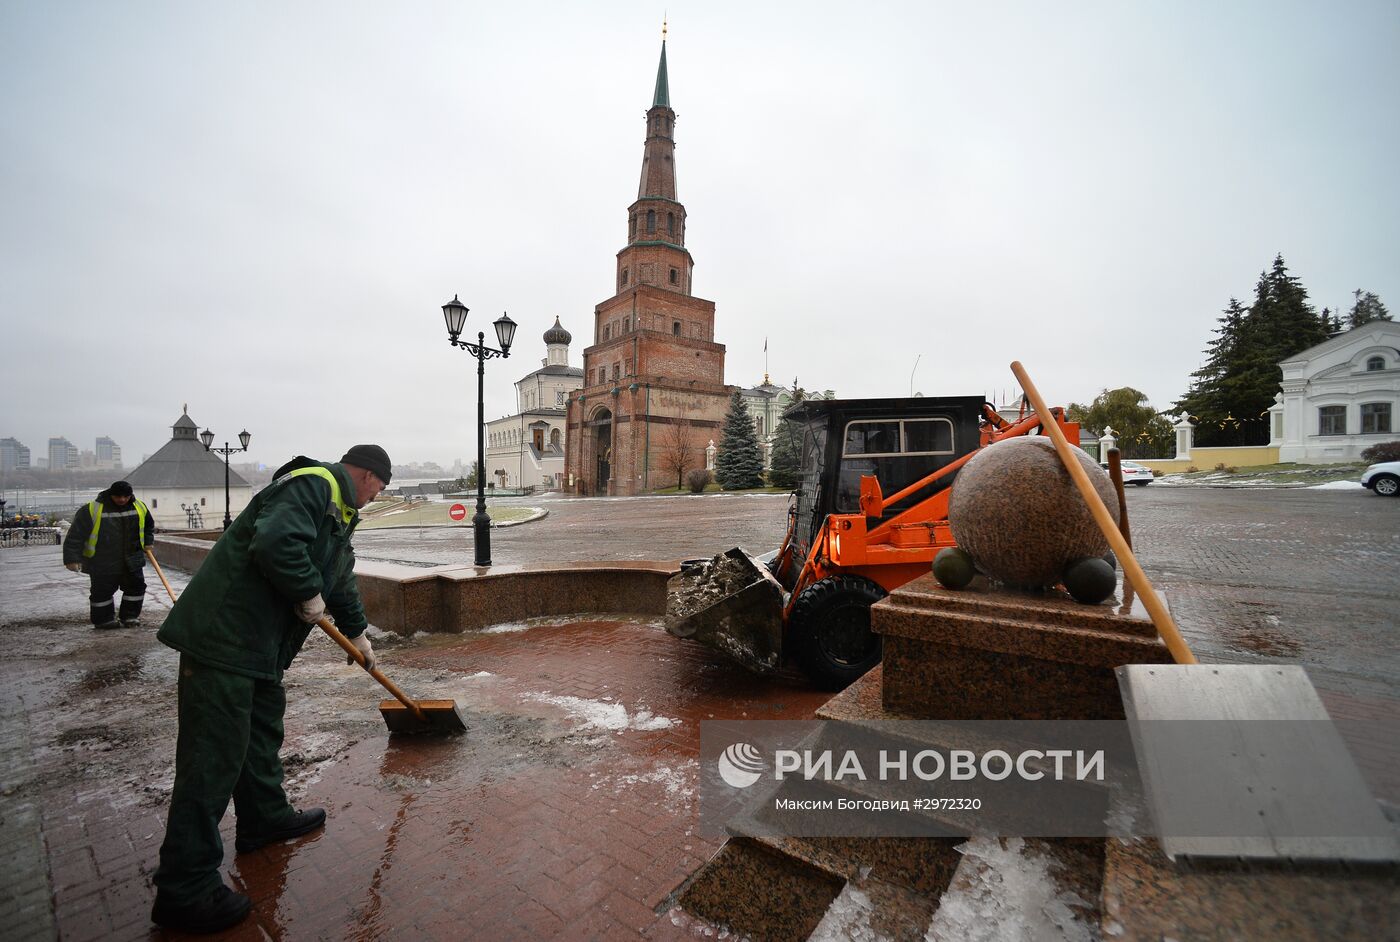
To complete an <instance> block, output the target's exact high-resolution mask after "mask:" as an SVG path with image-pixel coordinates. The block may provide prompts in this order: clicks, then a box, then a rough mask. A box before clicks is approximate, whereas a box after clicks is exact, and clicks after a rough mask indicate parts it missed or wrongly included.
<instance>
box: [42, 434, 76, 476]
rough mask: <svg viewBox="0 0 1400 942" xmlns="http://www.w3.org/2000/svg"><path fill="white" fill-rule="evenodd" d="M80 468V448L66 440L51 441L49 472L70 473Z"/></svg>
mask: <svg viewBox="0 0 1400 942" xmlns="http://www.w3.org/2000/svg"><path fill="white" fill-rule="evenodd" d="M77 468H78V446H77V445H74V444H73V443H72V442H70V441H69V440H68V439H66V438H62V437H59V438H50V439H49V470H50V471H69V470H76V469H77Z"/></svg>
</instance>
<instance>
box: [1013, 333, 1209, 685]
mask: <svg viewBox="0 0 1400 942" xmlns="http://www.w3.org/2000/svg"><path fill="white" fill-rule="evenodd" d="M1011 372H1012V373H1014V374H1016V379H1017V381H1019V382H1020V384H1021V389H1022V391H1024V392H1025V394H1026V398H1028V399H1030V401H1031V406H1032V407H1033V408H1034V409H1035V412H1036V415H1038V416H1040V424H1041V427H1042V428H1043V429H1045V432H1046V434H1047V435H1049V436H1050V441H1052V442H1053V443H1054V445H1055V451H1056V452H1057V453H1058V454H1059V456H1060V461H1062V462H1063V463H1064V466H1065V470H1066V471H1068V472H1069V476H1070V479H1071V480H1072V481H1074V486H1075V487H1077V488H1079V493H1080V494H1081V495H1083V497H1084V503H1086V504H1088V505H1089V512H1090V513H1091V514H1093V516H1094V522H1095V523H1097V524H1098V525H1099V529H1100V530H1102V531H1103V535H1104V536H1105V537H1107V538H1108V544H1109V546H1111V547H1113V552H1114V553H1116V554H1117V556H1118V562H1119V564H1120V565H1121V566H1122V567H1123V574H1124V575H1126V576H1127V577H1128V581H1129V582H1131V583H1132V584H1133V588H1135V589H1137V593H1138V595H1139V596H1141V597H1142V604H1143V606H1144V607H1145V608H1146V609H1147V612H1148V614H1149V615H1151V616H1152V624H1153V625H1155V626H1156V627H1157V634H1159V635H1161V637H1162V640H1163V641H1164V642H1166V645H1167V650H1168V651H1170V652H1171V655H1172V658H1173V659H1174V660H1175V661H1176V662H1177V663H1178V664H1195V663H1196V656H1195V655H1194V654H1192V653H1191V649H1190V648H1189V647H1187V646H1186V642H1185V641H1184V640H1183V639H1182V637H1181V632H1180V631H1178V630H1177V627H1176V622H1174V621H1173V620H1172V616H1171V613H1170V612H1168V611H1167V607H1166V606H1165V605H1163V604H1162V600H1161V599H1159V598H1157V593H1156V592H1155V591H1153V589H1152V583H1151V582H1150V581H1149V580H1148V578H1147V573H1145V572H1143V571H1142V567H1141V566H1139V565H1138V561H1137V557H1136V556H1134V555H1133V550H1132V547H1130V546H1129V545H1128V541H1127V540H1125V539H1123V534H1121V533H1119V532H1118V526H1117V524H1115V523H1114V522H1113V517H1112V516H1110V515H1109V512H1108V508H1107V507H1106V506H1104V502H1103V498H1102V497H1100V496H1099V492H1098V491H1096V490H1094V485H1093V484H1091V483H1090V482H1089V475H1087V474H1085V473H1084V468H1083V467H1082V466H1081V465H1080V464H1079V462H1078V461H1077V460H1075V457H1074V455H1073V454H1072V453H1071V452H1070V450H1069V442H1068V441H1066V440H1065V433H1064V432H1063V431H1062V430H1061V429H1060V425H1059V423H1058V422H1056V421H1055V417H1054V416H1052V415H1051V414H1050V410H1049V409H1048V408H1046V405H1045V400H1044V399H1042V398H1041V396H1040V391H1039V390H1037V389H1036V388H1035V384H1034V383H1032V382H1031V378H1030V377H1029V376H1027V375H1026V368H1025V367H1023V366H1022V365H1021V362H1020V361H1019V360H1016V361H1013V362H1012V364H1011Z"/></svg>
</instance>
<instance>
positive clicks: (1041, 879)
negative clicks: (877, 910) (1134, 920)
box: [924, 837, 1097, 942]
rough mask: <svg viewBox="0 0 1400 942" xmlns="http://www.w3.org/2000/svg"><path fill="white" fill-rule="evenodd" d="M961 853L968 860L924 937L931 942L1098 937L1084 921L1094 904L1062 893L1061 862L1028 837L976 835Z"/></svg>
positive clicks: (1089, 940)
mask: <svg viewBox="0 0 1400 942" xmlns="http://www.w3.org/2000/svg"><path fill="white" fill-rule="evenodd" d="M1003 840H1004V841H1005V843H1004V844H1003V843H1002V841H1003ZM957 850H958V852H959V853H961V854H962V855H963V860H962V862H961V863H960V864H959V865H958V870H957V873H956V874H954V876H953V882H952V883H951V884H950V885H949V887H948V890H947V892H945V893H944V894H943V898H942V900H941V901H940V902H939V904H938V911H937V912H936V913H934V915H933V921H932V922H930V923H929V927H928V931H927V932H926V933H925V934H924V939H925V940H926V942H1007V940H1014V942H1040V940H1042V939H1043V940H1047V942H1048V940H1051V939H1057V940H1064V942H1093V940H1094V939H1095V938H1096V936H1097V933H1096V932H1095V931H1094V928H1093V926H1091V925H1090V924H1089V923H1087V922H1085V921H1084V920H1083V919H1081V918H1080V913H1081V912H1082V911H1085V910H1088V909H1089V908H1090V904H1089V903H1087V902H1085V901H1084V900H1082V899H1080V898H1079V897H1078V896H1076V895H1075V894H1074V893H1070V892H1066V891H1062V890H1060V889H1058V888H1057V887H1056V886H1055V879H1054V877H1053V876H1052V875H1051V872H1050V870H1051V868H1052V867H1056V866H1058V864H1057V863H1056V862H1055V861H1054V860H1052V859H1051V858H1049V857H1047V856H1045V855H1044V854H1042V853H1040V852H1039V851H1037V850H1035V849H1034V848H1032V847H1027V846H1026V842H1025V840H1024V839H1022V838H1019V837H1012V838H1004V839H998V838H995V837H974V838H972V839H971V840H969V841H968V842H967V843H965V844H959V845H958V847H957Z"/></svg>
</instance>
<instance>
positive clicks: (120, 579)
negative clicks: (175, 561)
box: [63, 481, 156, 628]
mask: <svg viewBox="0 0 1400 942" xmlns="http://www.w3.org/2000/svg"><path fill="white" fill-rule="evenodd" d="M155 538H156V525H155V521H154V520H152V519H151V512H150V511H149V510H148V509H147V508H146V505H145V504H143V503H142V502H141V501H140V500H138V499H137V497H136V495H135V494H134V493H133V492H132V490H131V485H130V484H128V483H127V482H126V481H113V482H112V486H111V487H109V488H107V489H106V490H105V491H102V492H101V493H99V494H98V495H97V498H96V499H95V500H93V501H92V502H91V503H87V504H84V505H83V506H81V507H79V508H78V512H77V513H76V514H74V515H73V525H72V526H71V527H69V528H68V535H67V536H66V537H64V538H63V565H65V566H67V567H68V568H69V569H71V570H73V571H74V572H85V573H87V575H88V578H89V579H90V580H91V581H90V584H89V587H88V611H89V614H90V616H91V618H92V624H93V627H96V628H135V627H136V626H137V624H138V623H139V622H140V620H141V605H142V603H144V602H145V601H146V572H145V570H146V547H148V546H150V545H151V544H152V543H154V542H155ZM118 589H121V591H122V604H121V608H120V609H117V608H116V607H115V606H114V604H113V603H114V601H115V598H116V594H117V590H118Z"/></svg>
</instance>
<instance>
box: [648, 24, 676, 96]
mask: <svg viewBox="0 0 1400 942" xmlns="http://www.w3.org/2000/svg"><path fill="white" fill-rule="evenodd" d="M651 106H652V107H653V108H669V107H671V83H670V82H668V81H666V40H664V39H663V40H661V64H660V65H659V66H657V67H656V94H655V95H653V96H652V102H651Z"/></svg>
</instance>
